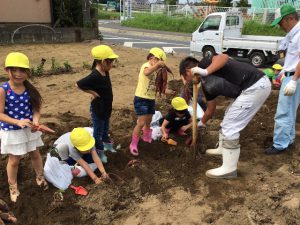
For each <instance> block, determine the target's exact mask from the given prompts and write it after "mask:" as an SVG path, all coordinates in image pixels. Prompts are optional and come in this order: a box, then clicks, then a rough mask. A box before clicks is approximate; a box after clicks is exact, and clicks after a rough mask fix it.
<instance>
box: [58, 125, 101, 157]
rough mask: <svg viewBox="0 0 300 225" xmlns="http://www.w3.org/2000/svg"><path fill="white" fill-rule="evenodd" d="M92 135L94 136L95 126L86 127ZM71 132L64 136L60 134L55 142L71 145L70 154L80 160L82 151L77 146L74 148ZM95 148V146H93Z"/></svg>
mask: <svg viewBox="0 0 300 225" xmlns="http://www.w3.org/2000/svg"><path fill="white" fill-rule="evenodd" d="M84 129H86V130H87V131H88V132H89V133H90V134H91V135H92V136H93V128H91V127H85V128H84ZM70 135H71V132H68V133H65V134H63V135H62V136H60V137H59V138H58V139H57V140H56V141H55V142H54V146H55V145H58V144H67V145H68V146H69V156H70V157H71V158H72V159H74V160H75V161H78V160H79V159H81V158H82V154H81V152H80V151H78V150H77V149H76V148H74V146H73V144H72V142H71V139H70ZM93 149H95V147H94V148H93Z"/></svg>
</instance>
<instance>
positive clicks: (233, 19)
mask: <svg viewBox="0 0 300 225" xmlns="http://www.w3.org/2000/svg"><path fill="white" fill-rule="evenodd" d="M242 28H243V18H242V16H241V13H240V12H238V11H229V12H220V13H212V14H210V15H208V16H207V17H206V18H205V19H204V21H203V22H202V23H201V25H200V26H199V27H198V29H197V30H196V31H195V32H193V34H192V40H191V42H190V50H191V52H192V53H195V52H202V54H203V57H211V56H212V55H213V54H215V53H226V54H228V55H230V56H231V57H235V58H247V59H248V60H250V62H251V64H252V65H254V66H255V67H261V66H263V65H264V64H265V63H267V62H274V61H276V60H277V58H276V51H277V49H278V46H279V43H280V40H281V39H282V37H270V36H251V35H247V36H243V35H242Z"/></svg>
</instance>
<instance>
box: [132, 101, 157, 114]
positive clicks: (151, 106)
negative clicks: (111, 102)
mask: <svg viewBox="0 0 300 225" xmlns="http://www.w3.org/2000/svg"><path fill="white" fill-rule="evenodd" d="M133 104H134V110H135V113H136V114H137V115H138V116H143V115H149V114H151V115H153V114H155V100H154V99H153V100H152V99H146V98H140V97H137V96H134V100H133Z"/></svg>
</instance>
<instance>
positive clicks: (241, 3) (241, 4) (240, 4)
mask: <svg viewBox="0 0 300 225" xmlns="http://www.w3.org/2000/svg"><path fill="white" fill-rule="evenodd" d="M237 7H249V4H248V0H240V1H239V2H238V4H237Z"/></svg>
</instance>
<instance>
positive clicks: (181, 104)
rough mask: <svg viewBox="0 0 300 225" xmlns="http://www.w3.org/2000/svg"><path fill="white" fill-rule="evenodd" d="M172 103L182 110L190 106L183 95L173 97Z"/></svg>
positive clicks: (174, 106)
mask: <svg viewBox="0 0 300 225" xmlns="http://www.w3.org/2000/svg"><path fill="white" fill-rule="evenodd" d="M171 105H172V106H173V108H174V109H176V110H178V111H181V110H185V109H187V108H188V105H187V104H186V101H185V99H184V98H181V97H175V98H173V99H172V102H171Z"/></svg>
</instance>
